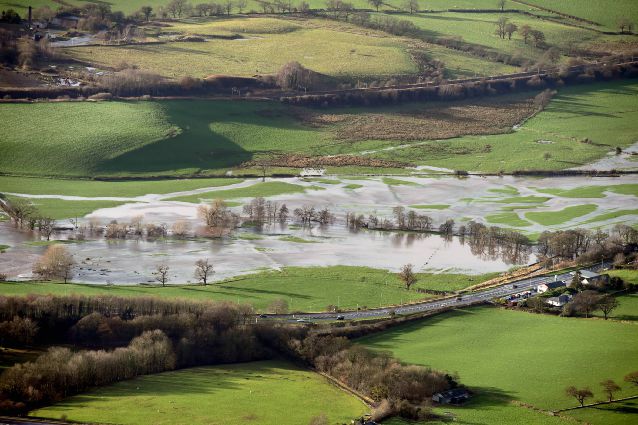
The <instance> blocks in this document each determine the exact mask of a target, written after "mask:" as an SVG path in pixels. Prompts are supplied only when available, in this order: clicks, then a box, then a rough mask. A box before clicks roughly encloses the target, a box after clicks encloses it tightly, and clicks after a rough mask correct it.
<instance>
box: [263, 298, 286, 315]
mask: <svg viewBox="0 0 638 425" xmlns="http://www.w3.org/2000/svg"><path fill="white" fill-rule="evenodd" d="M268 311H269V312H271V313H273V314H286V313H288V302H287V301H286V300H284V299H283V298H277V299H275V300H272V302H271V303H270V304H269V305H268Z"/></svg>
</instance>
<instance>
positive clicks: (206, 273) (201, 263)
mask: <svg viewBox="0 0 638 425" xmlns="http://www.w3.org/2000/svg"><path fill="white" fill-rule="evenodd" d="M213 273H215V270H214V269H213V265H212V264H210V263H209V262H208V258H206V259H204V260H197V261H196V262H195V278H196V279H197V280H199V281H200V282H202V284H204V286H206V283H208V278H209V277H211V276H212V275H213Z"/></svg>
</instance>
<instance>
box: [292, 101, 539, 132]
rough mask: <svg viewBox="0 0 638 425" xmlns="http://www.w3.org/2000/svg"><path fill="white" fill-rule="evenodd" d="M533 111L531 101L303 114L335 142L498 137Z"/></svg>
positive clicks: (483, 102)
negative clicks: (476, 136)
mask: <svg viewBox="0 0 638 425" xmlns="http://www.w3.org/2000/svg"><path fill="white" fill-rule="evenodd" d="M534 112H535V106H534V103H533V98H531V97H530V98H523V99H520V98H518V99H507V100H504V99H500V100H489V99H488V100H475V101H469V102H468V101H464V102H463V103H460V102H454V103H445V104H443V103H439V104H437V103H431V104H429V105H428V106H424V107H421V108H418V107H415V108H412V109H402V110H400V111H397V112H394V111H387V110H385V111H383V112H382V111H379V112H364V113H359V114H353V113H321V112H314V111H303V112H302V113H300V115H299V117H300V118H301V119H302V120H303V121H304V122H305V123H306V124H307V125H310V126H314V127H328V128H330V127H332V131H333V133H334V135H335V137H336V138H337V139H340V140H346V141H356V140H403V141H407V140H434V139H449V138H452V137H459V136H465V135H483V134H499V133H508V132H510V131H512V127H513V126H514V125H516V124H518V123H520V122H522V121H523V120H524V119H526V118H528V117H529V116H531V115H532V114H533V113H534Z"/></svg>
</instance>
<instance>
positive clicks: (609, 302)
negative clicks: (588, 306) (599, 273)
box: [598, 295, 619, 320]
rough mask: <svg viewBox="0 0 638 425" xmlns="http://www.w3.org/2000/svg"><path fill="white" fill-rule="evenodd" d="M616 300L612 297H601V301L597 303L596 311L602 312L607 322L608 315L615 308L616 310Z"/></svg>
mask: <svg viewBox="0 0 638 425" xmlns="http://www.w3.org/2000/svg"><path fill="white" fill-rule="evenodd" d="M618 305H619V303H618V300H617V299H616V298H615V297H612V296H611V295H607V296H605V297H603V299H602V300H600V302H599V303H598V309H599V310H600V311H602V313H603V316H604V317H605V320H607V318H608V317H609V314H610V313H611V312H612V311H614V310H615V309H616V308H618Z"/></svg>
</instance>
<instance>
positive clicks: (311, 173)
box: [299, 168, 326, 177]
mask: <svg viewBox="0 0 638 425" xmlns="http://www.w3.org/2000/svg"><path fill="white" fill-rule="evenodd" d="M324 174H326V169H325V168H304V169H303V170H301V173H299V175H300V176H301V177H321V176H323V175H324Z"/></svg>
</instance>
